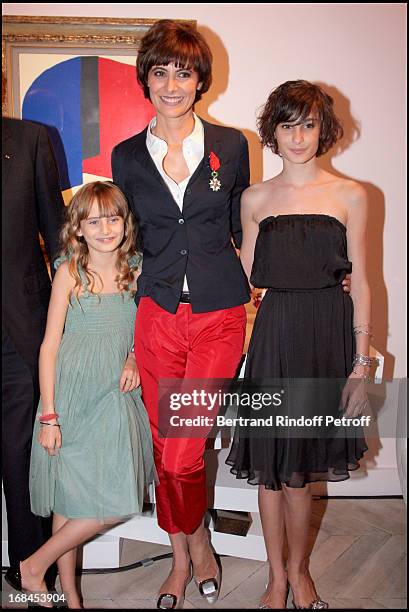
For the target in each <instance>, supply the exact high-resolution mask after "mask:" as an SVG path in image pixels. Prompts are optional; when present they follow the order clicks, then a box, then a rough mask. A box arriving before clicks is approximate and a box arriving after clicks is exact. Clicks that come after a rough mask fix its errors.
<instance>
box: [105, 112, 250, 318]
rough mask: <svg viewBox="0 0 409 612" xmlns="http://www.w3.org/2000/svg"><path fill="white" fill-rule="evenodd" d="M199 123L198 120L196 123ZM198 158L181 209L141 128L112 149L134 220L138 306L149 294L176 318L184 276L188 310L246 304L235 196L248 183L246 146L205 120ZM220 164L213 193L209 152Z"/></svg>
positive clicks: (239, 135) (117, 178) (118, 182)
mask: <svg viewBox="0 0 409 612" xmlns="http://www.w3.org/2000/svg"><path fill="white" fill-rule="evenodd" d="M202 121H203V120H202ZM203 126H204V145H205V146H204V158H203V160H202V161H201V162H200V164H199V166H198V167H197V169H196V171H195V172H194V174H193V175H192V177H191V178H190V180H189V183H188V185H187V188H186V191H185V196H184V200H183V209H182V212H181V211H180V209H179V207H178V205H177V204H176V202H175V200H174V198H173V197H172V194H171V192H170V190H169V188H168V187H167V185H166V183H165V181H164V180H163V178H162V177H161V175H160V173H159V172H158V170H157V168H156V166H155V163H154V161H153V160H152V158H151V156H150V154H149V151H148V149H147V147H146V133H147V128H146V129H145V130H143V131H142V132H141V133H140V134H137V135H136V136H133V137H132V138H129V139H128V140H125V141H123V142H121V143H119V144H118V145H117V146H116V147H115V148H114V150H113V152H112V176H113V181H114V183H115V184H116V185H117V186H118V187H119V188H120V189H121V190H122V191H123V192H124V194H125V196H126V198H127V200H128V203H129V206H130V208H131V210H132V212H133V214H134V215H135V217H136V220H137V222H138V226H139V227H138V246H139V248H140V250H141V251H142V252H143V266H142V274H141V276H140V277H139V278H138V291H137V293H136V297H135V300H136V303H138V302H139V299H140V298H141V297H142V296H149V297H151V298H152V299H153V300H154V301H155V302H156V303H157V304H159V305H160V306H162V308H164V309H165V310H167V311H168V312H171V313H175V312H176V310H177V308H178V304H179V300H180V296H181V293H182V288H183V279H184V276H185V274H186V277H187V282H188V285H189V292H190V301H191V306H192V311H193V312H195V313H199V312H210V311H214V310H220V309H222V308H230V307H232V306H238V305H240V304H244V303H246V302H248V301H249V285H248V282H247V278H246V275H245V273H244V270H243V268H242V266H241V263H240V260H239V259H238V257H237V254H236V251H235V248H234V246H233V242H232V238H233V241H234V245H235V246H236V247H237V248H240V245H241V238H242V231H241V224H240V196H241V194H242V192H243V190H244V189H246V187H248V185H249V158H248V145H247V140H246V138H245V136H244V135H243V134H242V133H241V132H239V131H238V130H235V129H233V128H227V127H220V126H216V125H212V124H210V123H207V122H206V121H203ZM211 152H213V153H215V154H216V155H217V157H218V158H219V160H220V169H219V175H218V178H219V180H220V183H221V188H220V190H219V191H213V190H212V189H211V188H210V186H209V181H210V179H211V172H212V171H211V168H210V164H209V156H210V153H211Z"/></svg>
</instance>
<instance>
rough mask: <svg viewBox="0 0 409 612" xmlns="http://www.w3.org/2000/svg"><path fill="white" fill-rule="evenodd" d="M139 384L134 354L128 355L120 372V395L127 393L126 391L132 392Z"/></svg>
mask: <svg viewBox="0 0 409 612" xmlns="http://www.w3.org/2000/svg"><path fill="white" fill-rule="evenodd" d="M140 384H141V379H140V376H139V370H138V367H137V365H136V361H135V354H134V353H129V355H128V358H127V360H126V362H125V365H124V369H123V370H122V374H121V379H120V381H119V388H120V389H121V391H122V393H128V391H133V390H134V389H136V388H137V387H139V385H140Z"/></svg>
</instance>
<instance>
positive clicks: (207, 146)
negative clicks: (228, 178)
mask: <svg viewBox="0 0 409 612" xmlns="http://www.w3.org/2000/svg"><path fill="white" fill-rule="evenodd" d="M201 121H202V123H203V127H204V156H203V159H202V161H201V162H200V164H199V165H198V167H197V168H196V170H195V171H194V173H193V174H192V176H191V178H190V181H189V183H188V187H191V186H192V185H193V184H194V183H195V182H196V181H197V180H198V179H199V178H200V179H201V180H204V181H206V182H207V183H209V181H210V179H211V174H212V171H211V168H210V163H209V158H210V153H211V152H213V153H215V154H216V155H217V157H218V158H219V159H220V164H221V167H220V171H222V169H223V164H226V163H227V161H228V157H227V153H226V148H225V147H223V143H222V141H221V138H220V136H221V134H220V129H219V127H218V126H217V125H213V124H212V123H208V122H207V121H204V120H203V119H201ZM209 189H210V186H209Z"/></svg>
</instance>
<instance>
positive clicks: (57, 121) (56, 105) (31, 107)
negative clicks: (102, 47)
mask: <svg viewBox="0 0 409 612" xmlns="http://www.w3.org/2000/svg"><path fill="white" fill-rule="evenodd" d="M22 116H23V119H28V120H30V121H37V122H38V123H43V124H44V125H46V126H47V127H49V128H50V129H49V130H48V132H49V135H50V138H51V141H52V144H53V148H54V152H55V156H56V159H57V163H58V169H59V172H60V182H61V189H62V190H64V189H69V188H70V187H74V186H75V185H81V184H82V182H83V178H82V136H81V58H80V57H75V58H73V59H69V60H66V61H64V62H61V63H60V64H56V65H55V66H53V67H52V68H49V69H47V70H45V71H44V72H43V73H42V74H41V75H40V76H39V77H37V78H36V80H35V81H34V82H33V83H32V84H31V86H30V88H29V90H28V91H27V93H26V95H25V97H24V101H23V111H22Z"/></svg>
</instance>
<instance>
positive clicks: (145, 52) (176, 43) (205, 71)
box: [136, 19, 213, 102]
mask: <svg viewBox="0 0 409 612" xmlns="http://www.w3.org/2000/svg"><path fill="white" fill-rule="evenodd" d="M212 59H213V58H212V52H211V51H210V49H209V45H208V44H207V42H206V41H205V39H204V38H203V36H202V35H201V34H199V32H197V31H196V30H195V29H194V28H193V27H192V26H191V25H190V24H187V23H180V22H177V21H173V20H171V19H161V20H160V21H157V22H156V23H155V24H154V25H153V26H152V27H151V28H150V29H149V30H148V32H147V33H146V34H145V36H144V37H143V38H142V40H141V46H140V48H139V51H138V58H137V61H136V69H137V76H138V82H139V83H140V85H142V87H143V93H144V95H145V98H147V99H148V100H149V98H150V96H149V87H148V74H149V71H150V69H151V68H152V67H153V66H167V65H168V64H170V63H171V62H174V63H175V65H176V66H177V67H182V68H190V69H191V70H196V72H197V73H198V75H199V82H200V83H202V87H201V89H200V91H197V92H196V98H195V102H197V101H198V100H200V98H201V97H202V94H204V93H205V92H206V91H207V90H208V89H209V87H210V85H211V83H212Z"/></svg>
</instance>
